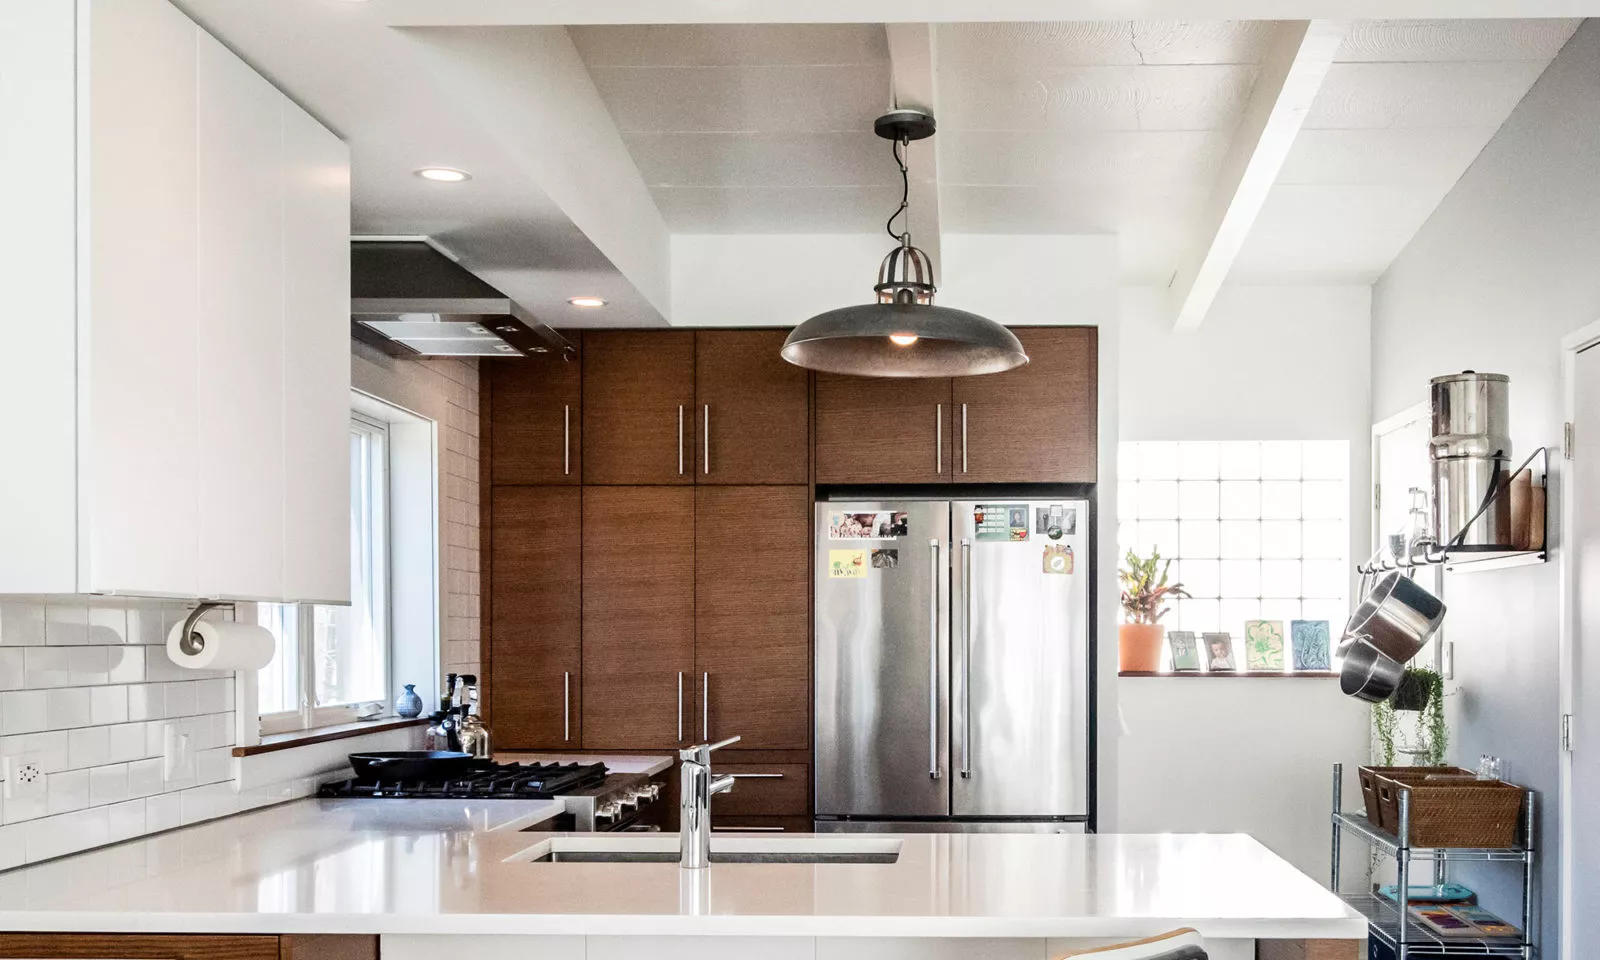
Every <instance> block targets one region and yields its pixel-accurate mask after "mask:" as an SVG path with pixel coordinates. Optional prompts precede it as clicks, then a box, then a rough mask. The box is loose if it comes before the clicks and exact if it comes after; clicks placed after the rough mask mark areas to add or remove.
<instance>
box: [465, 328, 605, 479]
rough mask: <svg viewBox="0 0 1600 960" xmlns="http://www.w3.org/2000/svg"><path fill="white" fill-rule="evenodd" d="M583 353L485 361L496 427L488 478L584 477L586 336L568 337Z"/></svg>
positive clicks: (491, 439)
mask: <svg viewBox="0 0 1600 960" xmlns="http://www.w3.org/2000/svg"><path fill="white" fill-rule="evenodd" d="M565 336H566V337H567V339H568V340H571V341H572V343H573V345H574V346H576V347H577V348H578V350H579V356H576V357H571V358H568V357H566V356H565V355H564V354H561V353H558V352H557V353H542V354H532V355H530V356H526V357H518V358H517V359H515V360H485V361H483V362H482V365H481V366H480V367H479V371H480V375H481V376H482V377H483V379H484V380H486V381H487V387H486V389H484V391H483V393H484V395H485V396H487V397H488V415H489V422H490V426H491V427H492V429H491V430H489V431H488V432H487V433H484V434H483V435H484V436H487V437H488V438H489V459H490V463H491V469H490V478H491V480H492V481H493V482H494V483H571V484H576V483H578V482H579V481H580V480H581V479H582V478H583V394H582V387H583V363H582V359H581V353H582V350H583V340H582V337H581V336H580V335H579V334H577V333H567V334H565Z"/></svg>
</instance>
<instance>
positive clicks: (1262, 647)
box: [1244, 620, 1283, 673]
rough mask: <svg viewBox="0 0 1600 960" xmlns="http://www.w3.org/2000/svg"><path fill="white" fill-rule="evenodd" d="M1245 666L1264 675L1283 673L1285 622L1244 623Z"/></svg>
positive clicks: (1261, 621)
mask: <svg viewBox="0 0 1600 960" xmlns="http://www.w3.org/2000/svg"><path fill="white" fill-rule="evenodd" d="M1244 665H1245V669H1247V670H1258V671H1261V672H1262V673H1282V672H1283V621H1282V620H1246V621H1245V622H1244Z"/></svg>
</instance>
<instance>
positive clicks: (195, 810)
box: [178, 783, 239, 826]
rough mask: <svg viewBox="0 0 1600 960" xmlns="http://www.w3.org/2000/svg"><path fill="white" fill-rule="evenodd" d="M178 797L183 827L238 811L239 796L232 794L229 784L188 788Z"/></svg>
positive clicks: (231, 787)
mask: <svg viewBox="0 0 1600 960" xmlns="http://www.w3.org/2000/svg"><path fill="white" fill-rule="evenodd" d="M178 797H179V800H180V805H179V816H180V818H181V819H182V821H183V823H184V825H185V826H187V825H189V824H191V823H199V822H200V821H202V820H213V819H215V818H217V817H221V816H226V815H227V814H230V813H236V812H238V810H239V795H238V794H237V793H234V792H233V784H231V783H213V784H209V785H207V786H203V787H190V788H189V789H188V790H185V791H183V792H182V793H180V794H178Z"/></svg>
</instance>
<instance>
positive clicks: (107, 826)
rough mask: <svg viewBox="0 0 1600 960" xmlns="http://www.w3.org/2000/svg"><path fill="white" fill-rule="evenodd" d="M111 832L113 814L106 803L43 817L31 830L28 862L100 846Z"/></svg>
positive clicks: (29, 833)
mask: <svg viewBox="0 0 1600 960" xmlns="http://www.w3.org/2000/svg"><path fill="white" fill-rule="evenodd" d="M110 834H111V817H110V814H109V813H108V812H107V810H106V808H104V807H99V808H96V809H92V810H83V811H79V812H77V813H70V814H68V815H66V816H64V817H50V818H49V819H46V820H41V821H39V822H38V823H37V824H31V825H30V829H29V830H28V841H27V842H28V862H29V863H37V862H39V861H40V860H49V859H50V858H51V857H59V856H63V855H65V854H69V853H77V852H78V851H79V850H87V849H89V848H90V847H98V846H101V845H103V844H105V843H106V842H107V840H108V838H109V837H110Z"/></svg>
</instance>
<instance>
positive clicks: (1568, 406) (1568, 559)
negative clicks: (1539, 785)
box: [1547, 320, 1600, 960]
mask: <svg viewBox="0 0 1600 960" xmlns="http://www.w3.org/2000/svg"><path fill="white" fill-rule="evenodd" d="M1594 346H1600V320H1597V321H1595V322H1594V323H1591V324H1589V325H1588V326H1585V327H1583V328H1581V329H1579V330H1576V331H1574V332H1572V333H1569V334H1567V335H1566V336H1565V337H1562V338H1561V410H1562V419H1563V421H1565V422H1566V423H1573V422H1574V421H1575V420H1576V418H1577V415H1578V386H1577V371H1578V354H1579V353H1582V352H1583V351H1584V350H1587V349H1588V348H1590V347H1594ZM1576 445H1577V444H1576V441H1574V446H1576ZM1550 473H1551V474H1555V473H1556V472H1555V471H1550ZM1547 482H1549V481H1548V480H1547ZM1555 482H1556V484H1557V490H1556V496H1555V500H1556V502H1557V503H1559V504H1560V506H1559V508H1558V509H1559V510H1560V511H1561V516H1560V517H1559V520H1560V524H1559V529H1560V539H1559V540H1557V541H1556V542H1555V544H1554V546H1555V547H1556V551H1555V553H1556V561H1557V563H1559V564H1560V567H1561V576H1560V579H1561V631H1560V645H1559V648H1558V651H1559V652H1558V654H1557V658H1558V659H1557V663H1558V668H1557V669H1558V670H1559V671H1560V678H1559V681H1558V684H1559V688H1560V700H1561V714H1562V715H1566V714H1569V713H1571V712H1572V709H1573V702H1574V700H1575V697H1574V683H1575V677H1576V668H1577V648H1578V637H1577V626H1578V564H1577V556H1576V551H1573V550H1569V549H1566V547H1567V545H1568V544H1570V543H1573V542H1574V538H1575V537H1576V534H1577V531H1576V530H1574V529H1573V515H1574V512H1575V511H1574V510H1573V503H1572V498H1573V485H1572V484H1570V483H1566V482H1565V481H1564V479H1562V478H1561V477H1560V476H1559V475H1556V478H1555ZM1547 546H1548V544H1547ZM1557 735H1558V736H1559V735H1560V734H1559V732H1558V733H1557ZM1558 766H1559V768H1560V771H1561V781H1560V788H1559V791H1558V792H1559V793H1560V796H1559V797H1558V799H1557V802H1558V804H1559V810H1558V813H1557V816H1558V817H1559V818H1560V819H1559V821H1558V822H1559V823H1560V824H1561V849H1560V850H1559V851H1558V856H1559V858H1560V862H1559V864H1558V866H1557V870H1558V875H1559V876H1560V886H1561V889H1560V891H1559V892H1558V894H1557V904H1558V909H1559V910H1560V911H1561V923H1560V936H1561V960H1576V958H1575V957H1574V955H1573V952H1572V926H1573V924H1572V911H1573V903H1572V858H1573V857H1574V856H1575V855H1576V853H1577V848H1576V845H1575V844H1574V843H1573V834H1574V833H1576V832H1577V831H1575V830H1574V829H1573V824H1574V819H1575V818H1574V813H1575V811H1574V810H1573V808H1572V754H1571V753H1569V752H1567V751H1566V750H1559V751H1558Z"/></svg>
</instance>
